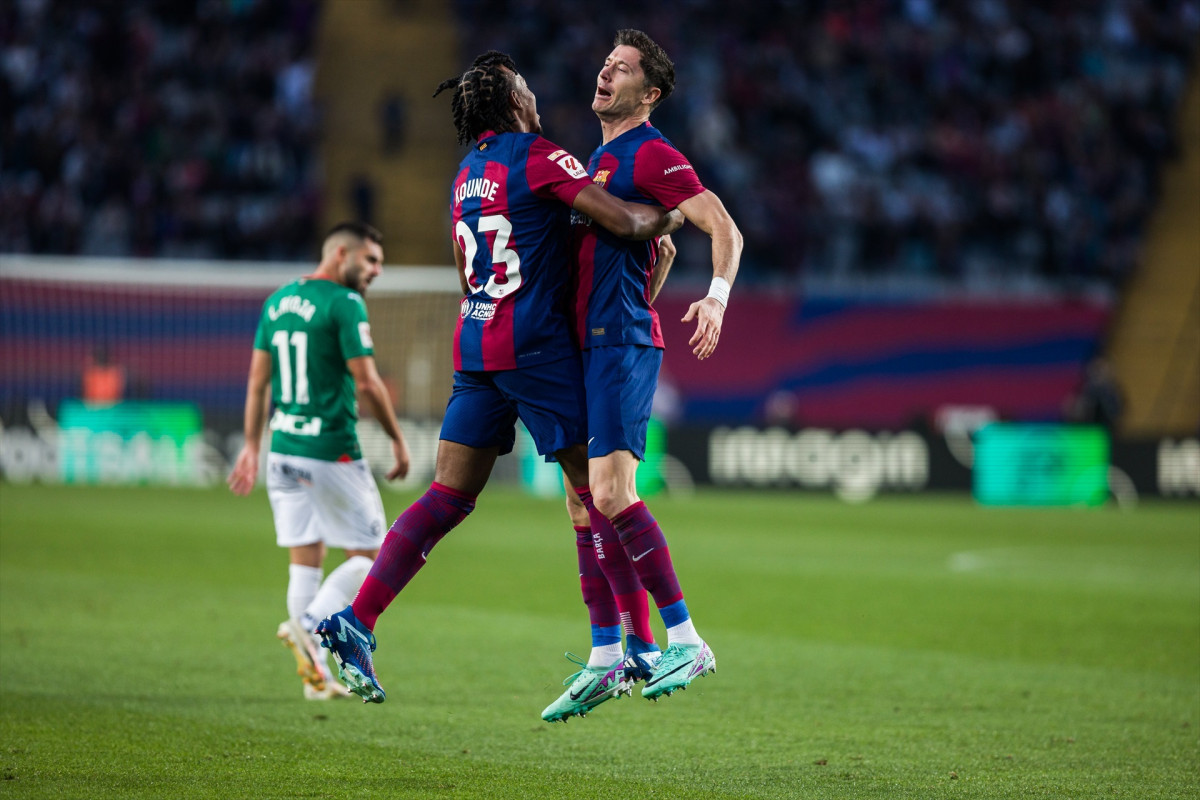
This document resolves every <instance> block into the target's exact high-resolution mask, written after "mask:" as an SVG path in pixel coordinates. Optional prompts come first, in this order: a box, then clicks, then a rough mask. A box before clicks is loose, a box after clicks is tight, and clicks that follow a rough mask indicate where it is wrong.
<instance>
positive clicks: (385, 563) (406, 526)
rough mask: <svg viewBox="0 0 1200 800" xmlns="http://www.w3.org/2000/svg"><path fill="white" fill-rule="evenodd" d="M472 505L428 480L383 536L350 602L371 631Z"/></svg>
mask: <svg viewBox="0 0 1200 800" xmlns="http://www.w3.org/2000/svg"><path fill="white" fill-rule="evenodd" d="M474 508H475V498H474V497H471V496H469V495H466V494H463V493H462V492H459V491H457V490H455V489H451V488H450V487H449V486H443V485H442V484H440V483H437V482H434V483H432V484H431V485H430V487H429V489H428V490H427V491H426V492H425V494H423V495H422V496H421V497H420V498H419V499H418V500H417V501H416V502H415V503H413V504H412V505H411V506H409V507H408V508H407V509H406V510H405V512H404V513H403V514H401V515H400V516H399V517H398V518H397V519H396V521H395V522H394V523H393V524H392V527H391V529H390V530H389V531H388V533H387V536H386V537H384V540H383V547H382V548H380V550H379V556H378V557H377V558H376V559H375V563H374V564H373V565H371V571H370V572H369V573H368V574H367V577H366V579H365V580H364V581H363V584H362V586H361V587H360V588H359V590H358V595H357V596H356V597H355V598H354V602H353V603H351V604H350V605H351V607H352V608H353V609H354V616H355V617H357V618H358V621H359V622H361V623H362V624H363V625H366V626H367V628H369V629H371V630H375V623H376V622H377V621H378V620H379V615H380V614H382V613H383V611H384V609H386V608H387V607H388V605H389V604H390V603H391V602H392V600H393V599H395V597H396V595H398V594H399V593H400V591H401V590H402V589H403V588H404V587H405V586H406V585H408V582H409V581H410V580H412V578H413V576H414V575H416V574H417V572H418V571H419V570H420V569H421V567H423V566H425V559H426V558H428V556H429V551H431V550H433V548H434V546H435V545H436V544H437V543H438V542H440V541H441V540H442V537H443V536H445V535H446V534H447V533H449V532H450V531H451V530H453V529H454V527H455V526H456V525H458V523H460V522H462V521H463V520H464V519H466V517H467V515H468V514H470V513H471V511H472V510H474Z"/></svg>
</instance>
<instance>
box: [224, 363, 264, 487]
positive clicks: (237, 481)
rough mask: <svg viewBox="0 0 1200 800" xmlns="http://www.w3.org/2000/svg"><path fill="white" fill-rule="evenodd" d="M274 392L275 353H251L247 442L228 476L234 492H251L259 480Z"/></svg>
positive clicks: (245, 428) (245, 421) (245, 418)
mask: <svg viewBox="0 0 1200 800" xmlns="http://www.w3.org/2000/svg"><path fill="white" fill-rule="evenodd" d="M270 392H271V354H270V353H268V352H267V351H265V350H254V351H253V354H252V355H251V356H250V377H249V378H248V379H247V381H246V408H245V413H244V415H243V421H242V431H243V433H244V434H245V438H246V442H245V444H243V445H242V450H241V452H239V453H238V456H237V459H236V460H235V461H234V462H233V470H232V471H231V472H230V473H229V477H228V478H227V479H226V483H227V484H228V485H229V489H230V491H232V492H233V493H234V494H240V495H243V496H244V495H247V494H250V490H251V489H253V488H254V483H255V481H257V480H258V461H259V452H260V447H261V445H262V437H263V429H264V428H266V425H267V410H268V408H269V407H270V405H271V402H270V400H269V395H270Z"/></svg>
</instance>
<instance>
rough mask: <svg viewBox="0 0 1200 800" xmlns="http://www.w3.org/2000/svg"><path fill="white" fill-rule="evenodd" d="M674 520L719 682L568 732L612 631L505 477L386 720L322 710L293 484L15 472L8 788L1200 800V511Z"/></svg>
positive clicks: (1, 737) (433, 587) (404, 658)
mask: <svg viewBox="0 0 1200 800" xmlns="http://www.w3.org/2000/svg"><path fill="white" fill-rule="evenodd" d="M410 499H411V495H406V494H387V495H385V503H386V505H387V507H388V512H389V513H390V514H393V515H394V514H397V513H399V511H401V510H402V509H403V507H404V505H405V504H406V503H407V502H408V501H409V500H410ZM652 508H653V509H654V511H655V513H656V514H657V515H658V517H659V519H660V520H661V521H662V523H663V526H664V529H665V530H666V533H667V536H668V537H669V539H670V541H671V550H672V555H673V557H674V559H675V563H676V565H677V568H678V570H679V574H680V577H681V580H682V583H683V586H684V589H685V591H686V592H687V596H688V604H689V607H690V608H691V609H692V612H693V614H694V615H695V618H696V620H697V623H698V627H699V629H700V631H701V633H702V634H703V635H705V637H706V638H707V639H708V640H709V642H710V643H711V644H712V646H713V648H714V650H715V652H716V654H717V659H718V666H719V670H718V672H717V674H716V675H715V676H708V677H705V678H703V679H700V680H698V681H697V682H696V683H695V684H694V685H693V687H692V688H691V689H690V690H689V691H688V692H686V693H683V694H679V695H676V696H674V697H672V698H669V699H666V700H664V701H663V702H660V703H657V704H652V703H648V702H646V701H643V700H641V699H640V698H636V697H635V699H632V700H631V699H621V700H620V701H617V702H610V703H608V704H606V705H604V706H602V707H600V708H599V709H597V710H596V711H595V712H594V713H593V714H592V715H590V716H589V717H588V718H587V719H586V720H575V721H572V722H571V723H570V724H569V725H566V726H563V725H556V726H551V725H547V724H545V723H543V722H541V720H540V719H539V713H540V711H541V709H542V708H543V707H544V706H545V705H546V704H548V703H549V702H550V701H551V700H552V699H554V697H556V696H557V694H558V693H559V692H560V691H561V686H560V685H559V682H560V681H561V679H562V678H563V677H565V676H566V675H567V674H568V673H569V672H571V671H573V670H572V665H570V664H569V663H568V662H567V661H566V660H565V659H563V658H562V655H561V654H562V651H563V650H565V649H571V650H574V651H575V652H578V653H585V652H586V650H587V646H588V641H587V619H586V615H585V612H584V609H583V606H582V603H581V601H580V600H579V596H578V591H579V590H578V583H577V579H576V577H575V563H574V559H575V555H574V541H573V539H574V534H573V532H572V531H571V529H570V528H569V527H568V526H567V525H566V524H565V513H564V512H563V510H562V507H561V505H560V503H558V502H551V501H542V500H530V499H527V498H524V497H521V496H519V495H516V494H512V493H507V492H505V491H500V490H489V491H488V492H487V493H486V494H485V495H484V497H483V498H482V499H481V502H480V503H479V507H478V510H477V511H476V513H475V514H474V515H473V516H472V517H471V518H470V519H469V520H468V521H467V522H466V523H464V524H463V526H462V527H461V528H460V529H459V530H457V531H456V532H455V533H454V534H452V535H451V536H450V537H449V538H448V539H447V540H446V541H445V542H443V543H442V544H441V545H439V547H438V549H437V550H436V551H435V552H434V554H433V556H432V557H431V558H430V562H429V566H428V567H427V568H426V570H425V571H424V572H423V573H422V574H421V575H419V576H418V577H417V579H416V580H415V581H414V583H413V584H412V586H411V587H410V588H409V590H408V591H406V592H405V593H404V594H403V595H402V596H401V597H400V598H399V599H398V600H397V602H396V603H395V604H394V605H393V606H392V608H391V609H389V611H388V613H387V614H386V615H385V616H384V617H383V618H382V619H381V621H380V625H379V628H378V630H377V631H376V633H377V634H378V637H379V642H380V649H379V652H378V653H377V662H376V663H377V667H378V670H379V674H380V679H381V681H382V683H383V685H384V687H385V688H386V689H387V690H388V701H387V703H385V704H384V705H382V706H369V707H368V706H363V705H361V704H359V703H357V702H344V703H320V704H318V703H309V702H305V701H303V700H302V699H301V697H300V689H299V684H298V681H297V679H296V678H295V677H294V676H293V674H292V666H293V665H292V662H291V660H290V656H289V655H288V654H287V652H286V651H285V650H284V648H282V647H280V645H279V644H278V643H277V642H276V641H275V639H274V636H273V634H274V631H275V626H276V625H277V623H278V622H279V620H280V619H281V618H282V617H283V616H284V611H283V608H284V606H283V590H284V585H285V581H286V569H285V567H284V560H285V559H284V556H283V554H282V553H281V552H280V551H278V550H277V548H275V546H274V538H273V534H272V530H271V522H270V511H269V508H268V505H267V501H266V496H265V495H264V494H263V493H261V492H259V493H256V494H255V495H253V496H252V497H250V498H248V499H244V498H235V497H233V496H231V495H229V494H228V493H226V492H223V491H220V490H211V491H210V490H163V489H85V488H47V487H15V486H11V485H2V486H0V797H14V798H17V797H69V798H122V799H125V798H141V797H147V798H151V797H152V798H239V797H245V798H251V797H254V798H257V797H279V798H294V797H313V798H317V797H319V798H437V797H456V798H458V797H461V798H474V797H482V798H486V797H496V798H502V797H503V798H508V797H512V798H522V799H523V800H535V799H536V798H607V797H612V798H621V799H622V800H630V799H631V798H642V797H663V798H693V797H694V798H779V797H798V798H942V797H947V798H949V797H953V798H958V797H963V798H992V797H997V798H1001V797H1002V798H1030V797H1050V798H1094V797H1105V798H1108V797H1120V798H1137V800H1145V799H1146V798H1189V797H1190V798H1195V797H1197V796H1200V507H1198V506H1197V505H1196V504H1194V503H1193V504H1187V505H1184V504H1171V505H1167V504H1149V503H1147V504H1143V505H1142V506H1141V507H1140V508H1138V509H1137V510H1136V511H1133V512H1122V511H1117V510H1114V509H1101V510H1094V511H1081V510H996V509H990V510H989V509H981V508H977V507H975V506H973V505H972V504H971V502H970V501H969V500H968V499H967V498H965V497H964V498H960V497H947V498H932V499H931V498H928V497H904V498H897V499H880V500H876V501H875V502H872V503H870V504H867V505H862V506H847V505H843V504H841V503H839V502H837V501H834V500H831V499H828V498H824V497H819V496H813V495H785V494H750V493H722V492H710V493H705V494H701V495H698V496H696V497H694V498H691V499H688V500H675V499H668V498H656V499H655V500H654V501H653V502H652Z"/></svg>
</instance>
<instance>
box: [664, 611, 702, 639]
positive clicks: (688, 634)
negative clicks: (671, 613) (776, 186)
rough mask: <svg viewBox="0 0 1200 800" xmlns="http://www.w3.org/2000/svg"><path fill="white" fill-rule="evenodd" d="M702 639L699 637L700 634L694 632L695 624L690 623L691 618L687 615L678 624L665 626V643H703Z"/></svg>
mask: <svg viewBox="0 0 1200 800" xmlns="http://www.w3.org/2000/svg"><path fill="white" fill-rule="evenodd" d="M703 642H704V640H703V639H701V638H700V634H698V633H696V626H695V625H693V624H692V618H691V617H688V618H687V619H685V620H684V621H683V622H681V623H679V624H678V625H676V626H674V627H672V628H667V644H668V645H673V644H696V645H698V644H703Z"/></svg>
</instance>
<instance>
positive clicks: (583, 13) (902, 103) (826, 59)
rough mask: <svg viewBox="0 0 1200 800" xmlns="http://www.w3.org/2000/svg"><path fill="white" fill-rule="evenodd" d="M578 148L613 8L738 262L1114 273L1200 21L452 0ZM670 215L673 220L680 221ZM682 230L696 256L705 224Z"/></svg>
mask: <svg viewBox="0 0 1200 800" xmlns="http://www.w3.org/2000/svg"><path fill="white" fill-rule="evenodd" d="M457 9H458V12H459V19H460V24H461V25H463V26H464V27H465V28H466V29H467V30H468V31H469V33H468V35H467V36H466V40H465V42H464V51H465V52H464V60H466V59H468V58H469V57H470V55H472V54H475V53H478V52H480V51H482V50H485V49H488V48H492V47H495V48H497V49H501V50H506V51H508V52H510V53H511V54H512V55H513V56H514V58H515V59H516V61H517V65H518V67H519V68H520V69H521V70H522V72H523V73H524V74H525V76H526V78H527V79H528V81H529V84H530V86H531V87H532V88H533V89H534V91H535V92H536V93H537V95H538V106H539V111H540V112H541V114H542V121H543V125H544V128H545V131H546V133H547V135H548V136H549V137H550V138H552V139H554V140H555V141H557V142H558V143H559V144H561V145H563V146H565V147H568V148H569V149H572V150H574V151H575V152H576V154H577V155H579V156H581V157H585V158H586V156H587V155H588V154H589V153H590V152H591V150H592V149H593V148H594V147H595V146H597V145H598V144H599V127H598V125H597V123H596V121H595V118H594V116H592V115H591V112H590V110H589V108H588V105H589V103H590V98H591V96H592V93H593V90H594V86H595V76H596V73H597V72H598V70H599V68H600V66H601V64H602V63H603V59H604V56H605V55H607V53H608V51H609V49H610V43H611V41H612V36H613V33H614V32H615V30H616V29H617V28H620V27H637V28H641V29H643V30H645V31H646V32H647V33H649V34H650V35H651V36H652V37H654V38H655V39H656V40H657V41H658V42H659V43H660V44H662V45H663V46H664V48H665V49H666V50H667V52H668V53H669V54H670V55H671V56H672V58H673V60H674V61H675V64H676V70H677V88H676V94H675V95H674V96H673V97H672V98H670V99H669V100H667V101H666V102H665V103H664V104H663V105H662V106H660V107H659V108H658V109H657V110H656V111H655V112H654V114H653V116H652V117H651V121H652V122H653V123H654V124H655V125H656V126H657V127H659V128H660V129H661V130H662V131H663V132H664V134H666V135H667V137H668V138H670V139H672V140H673V141H674V142H675V143H676V145H678V146H679V148H680V149H681V150H683V152H684V153H685V154H686V155H687V156H688V157H689V158H690V159H691V160H692V162H693V163H694V164H695V166H696V168H697V172H698V174H699V175H700V177H701V179H702V180H703V181H704V182H705V184H706V185H707V186H709V187H710V188H712V189H713V190H714V191H716V192H717V194H719V195H720V196H721V197H722V198H723V199H724V200H725V202H726V204H727V205H728V206H729V207H730V209H731V212H732V213H733V216H734V218H735V219H736V220H737V221H738V223H739V225H740V226H741V228H742V231H743V233H744V235H745V240H746V253H745V256H744V261H743V264H744V269H745V272H744V275H746V276H755V277H759V278H762V279H768V280H770V279H775V280H785V281H790V280H794V279H796V278H799V277H802V276H827V277H832V278H835V279H836V278H837V277H839V276H845V277H855V276H857V277H860V278H861V277H863V276H866V277H868V278H877V277H879V276H882V275H911V276H939V277H947V278H951V279H954V280H981V281H984V282H987V281H991V282H998V281H999V282H1002V281H1007V280H1017V279H1020V278H1033V279H1035V280H1039V281H1042V282H1046V281H1049V282H1051V283H1053V284H1056V285H1062V284H1071V283H1073V282H1099V283H1100V284H1101V285H1102V286H1103V285H1108V286H1113V287H1115V286H1118V285H1119V284H1120V282H1121V280H1122V279H1123V278H1124V277H1125V276H1126V275H1127V274H1128V273H1129V272H1130V270H1131V269H1132V268H1133V267H1134V265H1135V264H1136V262H1137V260H1138V256H1139V248H1140V245H1141V243H1142V235H1143V232H1144V230H1145V223H1146V219H1147V215H1148V214H1149V212H1150V210H1151V208H1152V206H1153V204H1154V202H1155V199H1156V193H1157V183H1158V178H1159V173H1160V168H1161V166H1162V165H1163V163H1164V160H1165V159H1167V158H1169V157H1170V156H1172V154H1174V153H1175V152H1176V151H1177V149H1178V145H1179V143H1178V142H1177V141H1176V138H1175V126H1174V121H1175V116H1176V114H1177V111H1178V107H1179V104H1180V99H1181V96H1182V94H1183V90H1184V86H1185V83H1186V81H1187V79H1188V78H1189V73H1190V71H1191V66H1192V60H1193V58H1194V56H1195V45H1196V41H1197V33H1198V31H1200V3H1198V2H1196V0H1036V2H1035V1H1034V0H1028V1H1025V0H964V2H956V3H938V2H935V0H860V1H859V2H853V3H845V2H820V1H819V0H805V1H804V2H801V0H764V1H763V2H755V3H740V4H731V3H727V2H723V0H681V1H680V2H674V3H665V2H655V0H646V1H645V2H642V3H639V4H637V6H636V10H635V11H628V10H627V11H621V10H616V11H614V10H612V9H610V8H608V7H606V8H605V9H604V10H603V11H602V12H600V13H597V10H596V7H595V6H594V5H593V4H591V3H584V2H580V1H579V0H458V2H457ZM686 230H687V229H685V231H686ZM692 237H693V241H690V242H684V243H682V244H681V246H680V261H681V265H682V268H683V269H685V270H694V271H697V272H699V273H703V272H707V270H708V264H707V260H706V259H707V257H708V248H707V246H706V242H705V241H704V240H702V239H700V238H698V237H697V236H696V235H695V234H692Z"/></svg>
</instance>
